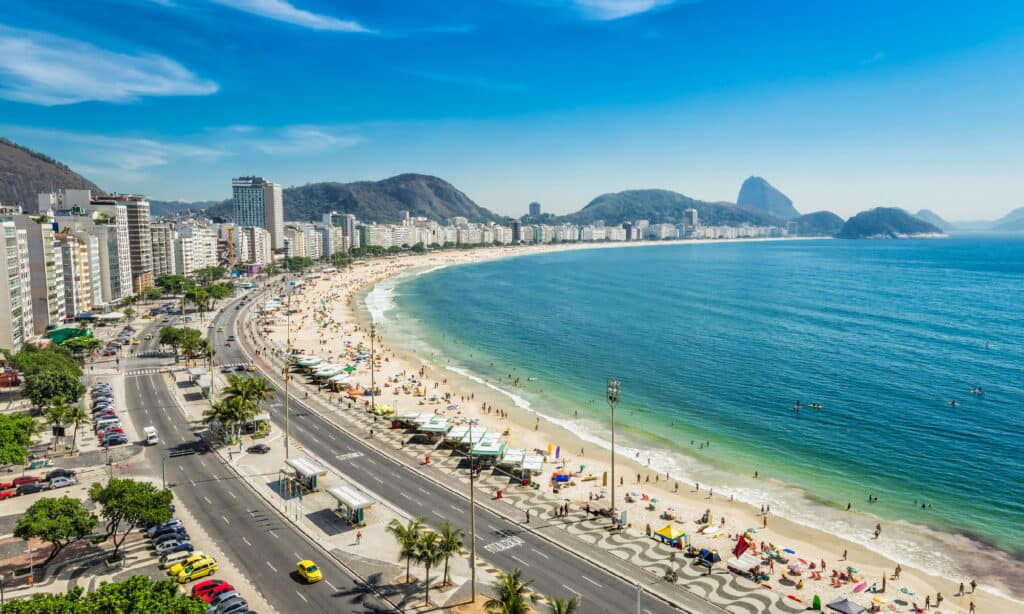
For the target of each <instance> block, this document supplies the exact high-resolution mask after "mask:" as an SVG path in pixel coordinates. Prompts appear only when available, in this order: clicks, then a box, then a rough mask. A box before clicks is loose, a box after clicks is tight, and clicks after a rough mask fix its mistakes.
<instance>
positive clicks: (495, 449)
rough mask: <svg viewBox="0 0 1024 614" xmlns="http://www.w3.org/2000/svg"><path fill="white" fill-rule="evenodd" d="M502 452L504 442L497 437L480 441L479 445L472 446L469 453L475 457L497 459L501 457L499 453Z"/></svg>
mask: <svg viewBox="0 0 1024 614" xmlns="http://www.w3.org/2000/svg"><path fill="white" fill-rule="evenodd" d="M504 451H505V442H503V441H502V440H501V439H500V436H499V437H492V438H487V439H482V440H480V442H479V443H477V444H476V445H475V446H473V449H472V450H471V451H470V454H473V455H475V456H495V457H498V456H501V453H502V452H504Z"/></svg>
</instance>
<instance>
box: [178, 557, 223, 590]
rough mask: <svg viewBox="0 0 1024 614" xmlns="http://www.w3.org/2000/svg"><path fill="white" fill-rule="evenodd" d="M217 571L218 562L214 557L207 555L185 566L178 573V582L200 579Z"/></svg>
mask: <svg viewBox="0 0 1024 614" xmlns="http://www.w3.org/2000/svg"><path fill="white" fill-rule="evenodd" d="M215 571H217V562H216V561H214V560H213V557H207V558H206V559H204V560H202V561H199V562H198V563H194V564H192V565H189V566H187V567H185V569H182V570H181V571H180V572H179V573H178V584H184V583H186V582H191V581H193V580H198V579H199V578H203V577H206V576H209V575H212V574H213V572H215Z"/></svg>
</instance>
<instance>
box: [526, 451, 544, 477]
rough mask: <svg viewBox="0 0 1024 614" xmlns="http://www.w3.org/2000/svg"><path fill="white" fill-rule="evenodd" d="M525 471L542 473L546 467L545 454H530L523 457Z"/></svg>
mask: <svg viewBox="0 0 1024 614" xmlns="http://www.w3.org/2000/svg"><path fill="white" fill-rule="evenodd" d="M522 468H523V471H531V472H533V473H540V472H541V471H542V470H543V469H544V455H542V454H528V455H526V456H525V457H523V467H522Z"/></svg>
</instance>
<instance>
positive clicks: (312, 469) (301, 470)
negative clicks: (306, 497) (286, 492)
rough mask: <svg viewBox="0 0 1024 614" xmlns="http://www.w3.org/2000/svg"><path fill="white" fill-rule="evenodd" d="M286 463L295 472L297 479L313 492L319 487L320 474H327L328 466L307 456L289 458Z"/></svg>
mask: <svg viewBox="0 0 1024 614" xmlns="http://www.w3.org/2000/svg"><path fill="white" fill-rule="evenodd" d="M285 464H286V465H288V467H289V468H291V469H292V470H293V471H294V472H295V476H294V479H295V481H296V482H298V483H299V484H302V486H303V487H305V488H306V490H309V491H311V492H316V491H317V490H318V489H319V483H318V482H319V478H320V476H324V475H327V468H326V467H324V466H323V465H321V464H320V463H318V462H316V461H314V460H312V459H310V458H306V457H305V456H302V457H299V458H289V459H288V460H286V461H285Z"/></svg>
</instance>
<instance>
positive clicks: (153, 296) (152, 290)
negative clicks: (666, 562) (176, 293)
mask: <svg viewBox="0 0 1024 614" xmlns="http://www.w3.org/2000/svg"><path fill="white" fill-rule="evenodd" d="M163 295H164V293H163V291H162V290H160V288H158V287H156V286H150V287H148V288H146V289H145V290H143V291H142V296H143V297H145V298H146V300H149V301H156V300H159V299H160V298H161V297H163Z"/></svg>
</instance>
